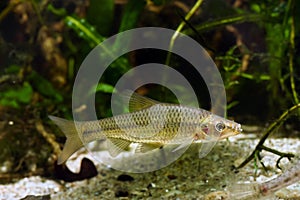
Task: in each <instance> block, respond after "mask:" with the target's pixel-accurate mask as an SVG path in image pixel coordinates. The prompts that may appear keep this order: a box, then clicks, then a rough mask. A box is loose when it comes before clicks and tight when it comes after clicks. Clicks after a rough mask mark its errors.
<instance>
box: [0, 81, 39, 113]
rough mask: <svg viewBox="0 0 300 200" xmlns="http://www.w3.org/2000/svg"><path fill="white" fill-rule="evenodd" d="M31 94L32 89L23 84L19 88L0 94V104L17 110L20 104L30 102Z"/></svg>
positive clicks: (28, 85)
mask: <svg viewBox="0 0 300 200" xmlns="http://www.w3.org/2000/svg"><path fill="white" fill-rule="evenodd" d="M32 94H33V90H32V87H31V86H30V84H29V83H28V82H24V83H23V85H22V87H20V88H17V89H15V88H9V89H7V90H6V91H3V92H1V93H0V104H1V105H3V106H11V107H14V108H19V107H20V104H27V103H29V102H30V100H31V97H32Z"/></svg>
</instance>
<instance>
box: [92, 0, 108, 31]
mask: <svg viewBox="0 0 300 200" xmlns="http://www.w3.org/2000/svg"><path fill="white" fill-rule="evenodd" d="M113 17H114V1H113V0H90V6H89V8H88V10H87V21H88V22H89V23H91V24H92V25H94V26H95V27H96V29H97V31H98V33H100V34H101V35H106V36H107V35H108V34H109V33H110V31H111V27H112V24H113V23H112V22H113Z"/></svg>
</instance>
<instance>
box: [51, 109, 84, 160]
mask: <svg viewBox="0 0 300 200" xmlns="http://www.w3.org/2000/svg"><path fill="white" fill-rule="evenodd" d="M49 118H50V119H51V120H52V121H53V122H54V123H55V124H56V125H57V126H58V127H59V128H60V129H61V130H62V132H63V133H64V134H65V136H66V137H67V140H66V143H65V145H64V148H63V150H62V152H61V154H60V155H59V156H58V159H57V164H59V165H60V164H62V163H64V162H66V160H67V159H68V158H69V157H70V156H71V155H72V154H73V153H75V152H76V151H77V150H78V149H80V148H81V147H83V144H82V141H81V139H80V138H79V136H78V133H77V130H76V127H75V123H74V122H73V121H69V120H66V119H62V118H59V117H55V116H52V115H50V116H49Z"/></svg>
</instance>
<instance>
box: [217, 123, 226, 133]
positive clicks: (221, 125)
mask: <svg viewBox="0 0 300 200" xmlns="http://www.w3.org/2000/svg"><path fill="white" fill-rule="evenodd" d="M215 128H216V130H217V131H219V132H221V131H223V130H224V129H225V128H226V126H225V124H224V123H222V122H218V123H217V124H216V125H215Z"/></svg>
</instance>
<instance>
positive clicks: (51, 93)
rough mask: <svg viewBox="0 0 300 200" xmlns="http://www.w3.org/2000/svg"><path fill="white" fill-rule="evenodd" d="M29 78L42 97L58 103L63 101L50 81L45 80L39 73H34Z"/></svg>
mask: <svg viewBox="0 0 300 200" xmlns="http://www.w3.org/2000/svg"><path fill="white" fill-rule="evenodd" d="M27 78H28V80H29V81H30V82H31V85H32V86H33V87H34V89H35V90H36V91H37V92H39V93H40V94H41V95H43V96H45V97H49V98H51V99H54V100H56V101H57V102H62V101H63V97H62V95H61V94H60V93H59V92H58V91H57V90H55V89H54V87H53V86H52V84H51V83H50V82H49V81H48V80H46V79H45V78H43V77H42V76H41V75H39V74H38V73H37V72H35V71H32V72H31V74H30V75H29V76H28V77H27Z"/></svg>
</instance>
